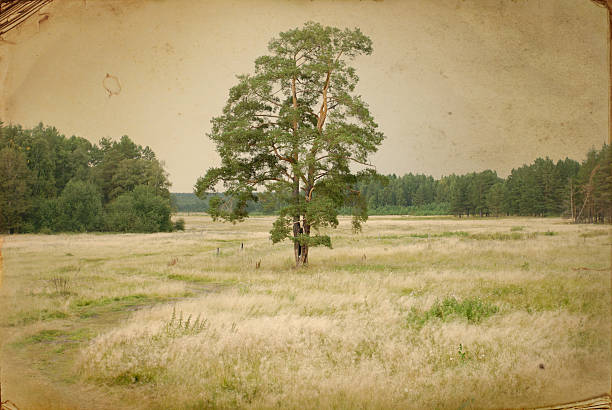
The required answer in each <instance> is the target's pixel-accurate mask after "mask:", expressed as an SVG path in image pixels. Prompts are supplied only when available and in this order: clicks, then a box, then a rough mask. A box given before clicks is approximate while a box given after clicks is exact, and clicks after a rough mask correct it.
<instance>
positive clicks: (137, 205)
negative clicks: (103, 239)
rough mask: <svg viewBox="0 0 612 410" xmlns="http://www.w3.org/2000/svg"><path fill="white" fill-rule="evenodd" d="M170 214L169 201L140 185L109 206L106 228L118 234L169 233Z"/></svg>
mask: <svg viewBox="0 0 612 410" xmlns="http://www.w3.org/2000/svg"><path fill="white" fill-rule="evenodd" d="M170 213H171V209H170V201H169V199H166V198H163V197H160V196H158V195H156V193H155V191H154V189H153V188H151V187H149V186H145V185H139V186H137V187H136V188H134V191H132V192H126V193H124V194H121V195H120V196H119V197H118V198H117V199H115V200H114V201H113V202H111V203H110V204H109V205H108V207H107V212H106V217H105V227H106V229H107V230H109V231H116V232H160V231H161V232H169V231H171V230H172V221H171V220H170Z"/></svg>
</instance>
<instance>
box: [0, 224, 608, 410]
mask: <svg viewBox="0 0 612 410" xmlns="http://www.w3.org/2000/svg"><path fill="white" fill-rule="evenodd" d="M181 217H183V218H185V220H186V231H185V232H173V233H158V234H121V235H118V234H58V235H15V236H5V237H4V243H3V247H2V254H3V257H4V269H3V278H2V288H1V289H0V296H1V301H0V309H1V310H0V312H1V315H0V326H1V327H0V331H1V332H2V337H1V340H2V346H1V349H2V359H1V365H2V373H1V381H2V398H3V400H5V399H10V400H12V401H13V402H15V403H16V404H17V405H18V406H19V408H22V409H35V408H41V409H42V408H44V409H65V408H86V409H108V408H153V409H169V408H176V409H197V408H300V409H302V408H312V409H315V408H317V409H318V408H430V409H434V408H440V409H446V408H449V409H459V408H460V409H468V408H502V407H503V408H508V407H511V408H516V407H530V406H531V407H534V406H538V405H547V404H553V403H562V402H568V401H575V400H579V399H584V398H588V397H592V396H596V395H599V394H602V393H606V392H609V391H610V362H611V361H612V357H611V346H610V338H611V334H610V321H611V318H612V314H611V310H610V309H611V306H610V300H611V295H610V256H611V254H610V245H611V244H610V242H611V238H610V230H609V226H601V225H576V224H570V223H568V222H567V221H565V220H562V219H560V218H482V219H479V218H475V219H472V218H470V219H467V218H462V219H458V218H454V217H401V216H388V217H371V218H370V220H369V221H368V222H367V223H366V224H365V225H364V229H363V232H362V233H359V234H353V233H352V232H351V225H350V220H348V219H341V223H340V226H339V228H338V229H337V230H334V231H332V232H331V235H332V243H333V249H327V248H313V249H311V251H310V256H309V259H310V262H309V266H308V267H305V268H300V269H296V268H295V267H294V263H293V252H292V246H291V244H289V243H284V244H280V245H279V244H277V245H272V243H271V242H270V241H269V239H268V231H269V230H270V227H271V223H272V218H271V217H255V218H251V219H249V220H247V222H245V223H243V224H238V225H232V224H227V223H225V224H224V223H221V222H212V221H211V220H210V218H209V217H207V216H205V215H181Z"/></svg>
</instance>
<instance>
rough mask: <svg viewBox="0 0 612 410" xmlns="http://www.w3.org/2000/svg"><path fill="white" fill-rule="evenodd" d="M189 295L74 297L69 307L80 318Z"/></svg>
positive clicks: (187, 293)
mask: <svg viewBox="0 0 612 410" xmlns="http://www.w3.org/2000/svg"><path fill="white" fill-rule="evenodd" d="M190 295H191V293H190V292H184V293H181V294H178V295H173V296H160V295H157V294H151V295H146V294H142V293H140V294H135V295H126V296H114V297H102V298H98V299H76V300H75V301H74V302H73V303H72V304H71V306H70V307H71V309H72V310H74V311H75V313H76V314H78V316H79V317H80V318H81V319H85V318H89V317H95V316H98V315H101V314H104V313H108V312H117V311H121V310H126V309H130V308H133V307H137V306H143V305H150V304H153V303H157V302H164V301H167V300H171V299H173V298H176V297H187V296H190Z"/></svg>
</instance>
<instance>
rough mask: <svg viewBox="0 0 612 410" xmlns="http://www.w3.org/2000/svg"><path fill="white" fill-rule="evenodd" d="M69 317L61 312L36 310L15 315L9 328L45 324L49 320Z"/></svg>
mask: <svg viewBox="0 0 612 410" xmlns="http://www.w3.org/2000/svg"><path fill="white" fill-rule="evenodd" d="M67 317H68V315H67V314H66V313H64V312H62V311H59V310H48V309H42V310H35V311H29V312H23V313H21V314H18V315H15V316H14V317H13V318H12V319H11V320H10V321H9V323H8V324H9V326H23V325H27V324H30V323H35V322H44V321H47V320H55V319H65V318H67Z"/></svg>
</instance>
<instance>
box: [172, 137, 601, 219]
mask: <svg viewBox="0 0 612 410" xmlns="http://www.w3.org/2000/svg"><path fill="white" fill-rule="evenodd" d="M611 161H612V156H611V150H610V147H609V146H608V145H604V146H603V147H602V148H601V149H600V150H595V149H593V150H591V151H590V152H589V153H588V154H587V158H586V159H585V160H584V161H582V163H579V162H578V161H575V160H572V159H569V158H566V159H564V160H559V161H557V162H556V163H555V162H554V161H552V160H551V159H549V158H544V159H543V158H537V159H536V160H535V161H534V162H533V163H532V164H530V165H523V166H521V167H520V168H516V169H513V170H512V172H511V173H510V175H508V177H507V178H500V177H499V176H498V175H497V173H496V172H495V171H491V170H486V171H482V172H472V173H469V174H465V175H454V174H453V175H449V176H445V177H442V178H440V179H435V178H433V177H432V176H427V175H422V174H417V175H414V174H407V175H404V176H401V177H400V176H397V175H395V174H393V175H383V176H380V177H378V178H370V179H369V180H366V181H362V182H360V183H359V184H358V186H357V187H356V188H357V190H359V191H360V192H361V195H363V196H364V197H365V199H366V201H367V204H368V212H369V214H370V215H451V214H452V215H456V216H458V217H462V216H480V217H482V216H501V215H524V216H560V215H561V216H565V217H567V218H571V219H573V220H574V221H576V222H590V223H603V222H608V223H610V222H612V171H611ZM215 195H218V194H215ZM172 199H173V202H174V204H175V206H176V208H177V209H178V210H179V211H180V212H206V211H207V210H208V201H207V200H201V199H199V198H198V197H196V196H195V195H194V194H191V193H176V194H172ZM278 208H279V207H278V206H277V205H276V204H274V203H272V202H270V200H269V199H268V198H267V197H266V196H264V195H260V197H259V201H257V202H255V203H253V202H251V203H249V207H248V211H249V212H250V213H255V214H273V213H275V211H276V210H277V209H278ZM350 212H351V211H350V209H348V208H346V209H343V210H342V212H341V213H344V214H350Z"/></svg>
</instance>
